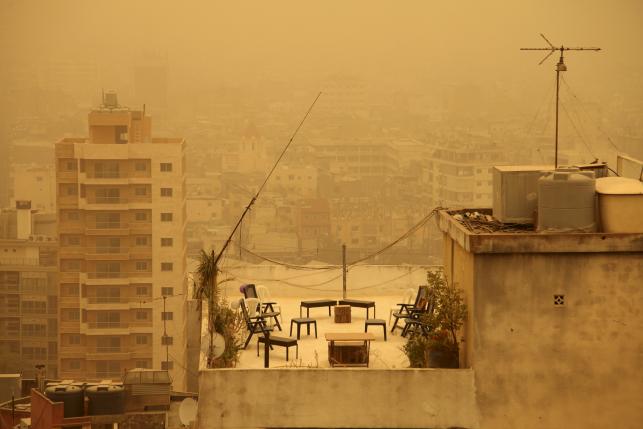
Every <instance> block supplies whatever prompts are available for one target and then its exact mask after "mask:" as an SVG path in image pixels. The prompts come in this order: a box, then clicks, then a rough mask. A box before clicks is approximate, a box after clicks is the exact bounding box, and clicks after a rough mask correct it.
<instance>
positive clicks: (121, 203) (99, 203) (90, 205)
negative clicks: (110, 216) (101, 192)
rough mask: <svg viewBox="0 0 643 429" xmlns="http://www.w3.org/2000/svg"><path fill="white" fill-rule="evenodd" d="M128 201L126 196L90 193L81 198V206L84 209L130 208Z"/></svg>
mask: <svg viewBox="0 0 643 429" xmlns="http://www.w3.org/2000/svg"><path fill="white" fill-rule="evenodd" d="M128 202H129V201H128V199H127V198H126V197H100V196H96V195H90V196H88V197H86V198H81V199H80V203H79V207H80V208H81V209H84V210H128V209H129V206H128V205H127V204H128Z"/></svg>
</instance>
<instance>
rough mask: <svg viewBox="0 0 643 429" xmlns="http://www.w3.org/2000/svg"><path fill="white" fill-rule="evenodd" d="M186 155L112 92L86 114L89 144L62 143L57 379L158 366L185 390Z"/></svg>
mask: <svg viewBox="0 0 643 429" xmlns="http://www.w3.org/2000/svg"><path fill="white" fill-rule="evenodd" d="M184 151H185V141H184V140H183V139H181V138H152V132H151V118H150V117H149V116H146V115H145V111H139V110H130V109H128V108H126V107H121V106H120V105H119V104H118V101H117V97H116V94H115V93H112V92H108V93H106V94H105V96H104V98H103V104H102V105H101V106H100V108H98V109H95V110H93V111H91V112H90V113H89V138H65V139H63V140H61V141H59V142H57V143H56V182H57V197H56V200H57V207H58V219H59V223H58V225H59V227H58V236H59V240H60V252H59V268H60V278H59V279H60V280H59V281H60V287H59V290H60V302H59V307H60V319H59V320H60V327H59V331H60V341H59V350H60V353H59V360H60V361H59V374H60V377H62V378H70V379H71V378H76V379H78V378H87V379H107V378H120V377H121V376H122V375H123V373H124V372H125V370H127V369H132V368H155V369H159V368H160V369H168V370H169V371H170V375H171V377H172V379H173V384H174V388H175V389H181V388H182V386H183V383H184V378H185V377H184V374H183V369H182V362H184V353H185V344H184V338H185V336H184V335H183V329H184V318H183V317H184V312H183V308H184V301H185V296H184V293H185V290H186V282H187V278H186V240H185V219H186V206H185V155H184ZM164 297H165V298H164ZM164 305H165V310H164ZM164 326H165V327H166V330H167V335H164V332H165V331H164Z"/></svg>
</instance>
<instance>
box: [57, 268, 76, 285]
mask: <svg viewBox="0 0 643 429" xmlns="http://www.w3.org/2000/svg"><path fill="white" fill-rule="evenodd" d="M58 280H59V281H60V283H78V282H79V280H80V273H79V272H65V271H61V272H60V273H59V274H58Z"/></svg>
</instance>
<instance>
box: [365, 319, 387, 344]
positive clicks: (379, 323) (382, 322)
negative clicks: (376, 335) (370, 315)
mask: <svg viewBox="0 0 643 429" xmlns="http://www.w3.org/2000/svg"><path fill="white" fill-rule="evenodd" d="M371 325H375V326H381V327H382V328H383V329H384V341H386V320H384V319H366V320H365V321H364V332H368V327H369V326H371Z"/></svg>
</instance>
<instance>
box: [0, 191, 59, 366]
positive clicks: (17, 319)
mask: <svg viewBox="0 0 643 429" xmlns="http://www.w3.org/2000/svg"><path fill="white" fill-rule="evenodd" d="M36 217H41V218H43V219H44V220H45V221H46V222H42V223H39V222H38V221H37V219H36ZM52 218H53V214H36V215H32V210H31V202H30V201H16V208H15V209H4V210H2V211H1V212H0V373H20V374H22V375H23V376H24V377H34V376H35V373H36V368H35V367H36V365H44V367H45V375H46V376H47V377H50V378H54V377H56V376H57V366H58V354H57V353H58V350H57V341H58V338H57V337H58V327H57V324H58V323H57V320H56V319H57V317H58V303H57V295H58V291H57V287H58V281H57V267H56V262H57V261H56V259H57V256H56V254H57V248H58V243H57V241H56V238H55V236H54V235H53V234H52V233H53V231H51V230H52V229H53V228H47V225H46V224H47V223H50V222H49V221H51V220H53V219H52ZM39 226H44V228H40V227H39Z"/></svg>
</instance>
